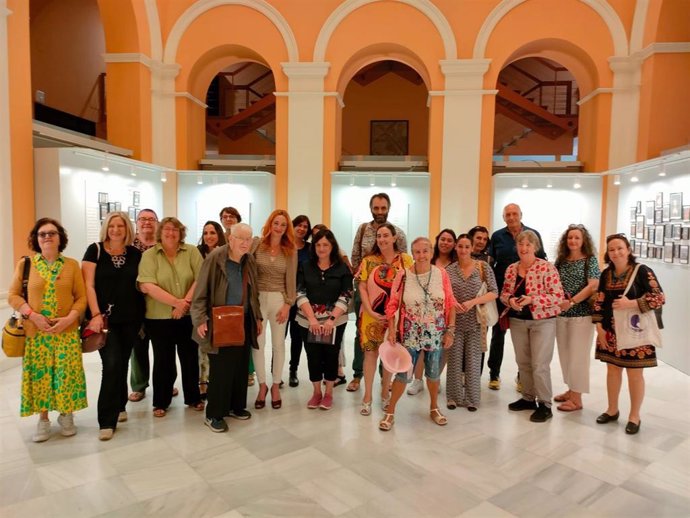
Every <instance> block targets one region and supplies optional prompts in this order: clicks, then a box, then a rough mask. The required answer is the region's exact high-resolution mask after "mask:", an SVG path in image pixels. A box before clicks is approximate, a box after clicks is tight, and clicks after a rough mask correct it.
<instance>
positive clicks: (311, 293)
mask: <svg viewBox="0 0 690 518" xmlns="http://www.w3.org/2000/svg"><path fill="white" fill-rule="evenodd" d="M297 287H298V288H297V306H298V307H299V312H298V313H297V322H298V323H299V325H300V328H301V331H302V340H303V341H304V344H305V345H304V348H305V349H306V351H307V362H308V365H309V380H310V381H311V383H312V386H313V389H314V390H313V393H312V396H311V399H309V402H308V403H307V408H311V409H314V408H321V409H322V410H330V409H331V407H332V406H333V387H334V386H335V381H336V379H337V377H338V357H339V352H340V345H341V342H342V340H343V335H344V334H345V326H346V325H347V306H348V303H349V301H350V298H351V297H352V273H351V272H350V269H349V268H348V267H347V266H346V265H345V263H344V262H343V260H342V258H341V256H340V250H339V247H338V242H337V241H336V239H335V236H334V235H333V232H331V231H330V230H322V231H321V232H319V233H318V234H316V236H315V237H314V244H313V245H312V247H311V253H310V257H309V260H308V261H305V262H303V263H300V267H299V274H298V277H297ZM334 333H335V335H334ZM321 380H325V382H326V391H325V393H324V394H322V393H321Z"/></svg>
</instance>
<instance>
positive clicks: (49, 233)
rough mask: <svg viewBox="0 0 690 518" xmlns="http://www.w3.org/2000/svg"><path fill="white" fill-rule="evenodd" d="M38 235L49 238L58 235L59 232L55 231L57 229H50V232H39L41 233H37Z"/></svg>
mask: <svg viewBox="0 0 690 518" xmlns="http://www.w3.org/2000/svg"><path fill="white" fill-rule="evenodd" d="M36 235H37V236H38V237H40V238H41V239H46V238H49V237H55V236H57V235H58V233H57V231H55V230H49V231H48V232H39V233H38V234H36Z"/></svg>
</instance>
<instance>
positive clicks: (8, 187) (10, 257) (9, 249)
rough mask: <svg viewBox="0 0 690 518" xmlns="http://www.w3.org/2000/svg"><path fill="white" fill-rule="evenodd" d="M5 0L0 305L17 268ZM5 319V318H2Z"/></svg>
mask: <svg viewBox="0 0 690 518" xmlns="http://www.w3.org/2000/svg"><path fill="white" fill-rule="evenodd" d="M10 14H12V12H11V11H10V10H9V9H7V2H6V0H0V221H2V224H1V225H0V243H3V246H0V309H2V308H3V307H5V305H6V304H7V288H8V286H9V285H10V282H11V279H12V273H13V272H14V254H13V248H14V247H13V246H12V242H13V238H12V174H11V171H12V162H11V157H12V153H11V152H12V147H11V145H10V139H11V135H10V92H9V88H10V81H9V46H8V45H9V42H8V41H7V17H8V16H9V15H10ZM3 321H4V320H3Z"/></svg>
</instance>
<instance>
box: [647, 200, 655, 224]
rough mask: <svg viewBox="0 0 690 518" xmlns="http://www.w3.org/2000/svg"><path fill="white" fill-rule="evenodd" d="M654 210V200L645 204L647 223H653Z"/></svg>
mask: <svg viewBox="0 0 690 518" xmlns="http://www.w3.org/2000/svg"><path fill="white" fill-rule="evenodd" d="M655 210H656V206H655V202H654V200H652V201H648V202H646V203H645V217H646V218H647V221H649V222H652V221H654V211H655Z"/></svg>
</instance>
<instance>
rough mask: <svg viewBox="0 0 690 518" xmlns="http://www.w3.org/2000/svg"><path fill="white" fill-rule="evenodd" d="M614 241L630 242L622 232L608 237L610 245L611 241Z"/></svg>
mask: <svg viewBox="0 0 690 518" xmlns="http://www.w3.org/2000/svg"><path fill="white" fill-rule="evenodd" d="M614 239H623V240H625V241H627V240H628V238H627V237H626V236H625V233H623V232H621V233H619V234H611V235H610V236H606V242H607V243H608V242H609V241H613V240H614Z"/></svg>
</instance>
